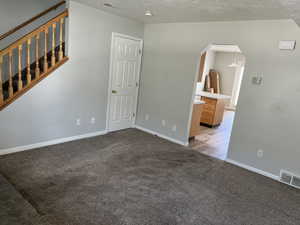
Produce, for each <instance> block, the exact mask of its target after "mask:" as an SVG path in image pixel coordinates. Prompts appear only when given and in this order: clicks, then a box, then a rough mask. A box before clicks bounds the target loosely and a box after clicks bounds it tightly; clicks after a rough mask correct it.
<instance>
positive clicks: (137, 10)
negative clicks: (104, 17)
mask: <svg viewBox="0 0 300 225" xmlns="http://www.w3.org/2000/svg"><path fill="white" fill-rule="evenodd" d="M73 1H77V2H80V3H83V4H87V5H90V6H92V7H96V8H99V9H102V10H104V11H108V12H111V13H114V14H117V15H121V16H125V17H128V18H132V19H135V20H138V21H140V22H144V23H166V22H167V23H171V22H206V21H232V20H267V19H290V18H292V19H295V21H296V22H298V24H300V0H73ZM104 3H111V4H112V5H113V6H114V8H108V7H105V6H103V4H104ZM145 10H151V11H152V13H153V14H154V16H153V17H146V16H145V15H144V13H145Z"/></svg>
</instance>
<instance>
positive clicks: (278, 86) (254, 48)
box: [137, 20, 300, 175]
mask: <svg viewBox="0 0 300 225" xmlns="http://www.w3.org/2000/svg"><path fill="white" fill-rule="evenodd" d="M182 34H184V35H182ZM144 39H145V49H144V62H143V72H142V81H141V92H140V99H139V114H138V120H137V123H138V125H140V126H143V127H145V128H148V129H151V130H154V131H156V132H159V133H161V134H164V135H168V136H170V137H172V138H175V139H177V140H180V141H186V140H187V138H188V129H187V127H188V120H189V115H190V109H191V108H190V102H191V98H192V95H193V93H192V92H193V89H192V88H191V87H192V86H193V82H194V80H195V76H196V71H197V65H198V60H199V52H201V50H203V49H204V48H205V47H206V46H207V45H208V44H210V43H215V44H235V45H238V46H240V48H241V50H242V52H243V53H244V55H245V57H246V59H247V62H246V70H245V75H244V79H243V85H242V89H241V95H240V100H239V104H238V109H237V113H236V119H235V125H234V128H233V134H232V140H231V144H230V150H229V158H230V159H232V160H236V161H238V162H240V163H244V164H246V165H249V166H253V167H256V168H258V169H261V170H264V171H267V172H270V173H273V174H275V175H278V174H279V170H280V169H281V168H284V169H287V170H290V171H292V172H295V173H298V174H300V164H299V158H300V149H299V141H298V140H299V137H298V133H299V132H298V131H299V125H300V122H299V121H300V120H299V104H298V102H299V99H300V88H299V87H300V76H299V71H300V64H299V59H300V48H297V49H296V50H295V51H293V52H287V51H279V49H278V42H279V41H280V40H297V41H298V42H299V41H300V29H299V27H298V26H297V25H296V24H295V23H294V21H292V20H278V21H244V22H243V21H241V22H211V23H172V24H147V25H146V27H145V37H144ZM255 75H263V77H264V80H263V85H262V86H257V85H253V84H252V82H251V80H252V76H255ZM145 114H149V115H150V119H149V121H145ZM162 119H165V120H166V121H167V124H166V126H165V127H163V126H162V125H161V120H162ZM174 124H176V125H177V131H176V132H173V131H172V130H171V128H172V126H173V125H174ZM259 148H261V149H263V150H264V157H263V158H261V159H258V158H257V150H258V149H259Z"/></svg>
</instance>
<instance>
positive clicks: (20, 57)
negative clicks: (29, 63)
mask: <svg viewBox="0 0 300 225" xmlns="http://www.w3.org/2000/svg"><path fill="white" fill-rule="evenodd" d="M22 49H23V47H22V45H19V48H18V50H19V51H18V56H19V59H18V71H19V73H18V75H19V79H18V90H19V91H20V90H22V89H23V82H22Z"/></svg>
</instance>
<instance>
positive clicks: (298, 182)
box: [292, 176, 300, 189]
mask: <svg viewBox="0 0 300 225" xmlns="http://www.w3.org/2000/svg"><path fill="white" fill-rule="evenodd" d="M292 186H294V187H296V188H299V189H300V177H296V176H293V179H292Z"/></svg>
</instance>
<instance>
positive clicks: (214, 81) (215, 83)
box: [209, 70, 221, 94]
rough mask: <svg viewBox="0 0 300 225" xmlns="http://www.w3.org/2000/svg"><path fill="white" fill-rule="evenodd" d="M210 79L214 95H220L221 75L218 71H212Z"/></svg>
mask: <svg viewBox="0 0 300 225" xmlns="http://www.w3.org/2000/svg"><path fill="white" fill-rule="evenodd" d="M209 77H210V82H211V88H213V90H214V93H216V94H220V93H221V90H220V74H219V73H218V72H217V71H216V70H210V71H209Z"/></svg>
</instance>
